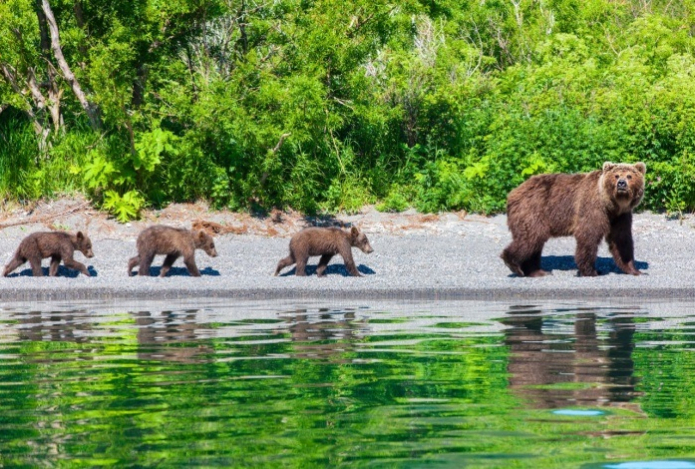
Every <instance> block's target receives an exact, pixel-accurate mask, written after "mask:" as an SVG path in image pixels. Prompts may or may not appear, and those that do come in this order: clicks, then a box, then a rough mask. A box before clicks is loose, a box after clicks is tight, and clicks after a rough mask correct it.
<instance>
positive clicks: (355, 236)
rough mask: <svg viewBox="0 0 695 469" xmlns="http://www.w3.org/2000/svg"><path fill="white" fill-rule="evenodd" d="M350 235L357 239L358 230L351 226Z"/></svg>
mask: <svg viewBox="0 0 695 469" xmlns="http://www.w3.org/2000/svg"><path fill="white" fill-rule="evenodd" d="M350 234H351V235H352V236H353V237H354V238H357V237H358V236H359V234H360V230H358V229H357V227H356V226H353V227H352V229H351V230H350Z"/></svg>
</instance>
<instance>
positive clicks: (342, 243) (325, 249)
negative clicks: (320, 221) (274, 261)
mask: <svg viewBox="0 0 695 469" xmlns="http://www.w3.org/2000/svg"><path fill="white" fill-rule="evenodd" d="M353 247H356V248H359V249H360V250H361V251H362V252H364V253H366V254H369V253H371V252H373V251H374V249H372V246H371V245H370V244H369V240H368V239H367V236H366V235H365V234H364V233H360V231H359V230H358V229H357V228H356V227H354V226H353V227H352V229H351V230H350V231H349V232H346V231H343V230H341V229H339V228H305V229H303V230H302V231H300V232H299V233H297V234H295V235H294V236H292V239H290V255H289V256H287V257H285V258H284V259H282V260H280V262H279V263H278V267H277V269H275V275H276V276H277V275H278V274H279V273H280V271H281V270H282V269H284V268H285V267H288V266H290V265H292V264H295V263H296V264H297V269H296V273H295V275H298V276H302V277H303V276H305V275H306V271H305V269H306V263H307V260H309V257H311V256H321V259H320V260H319V265H318V267H317V268H316V275H318V276H319V277H323V276H324V275H325V271H326V267H328V263H329V262H330V260H331V258H332V257H333V256H335V255H336V254H340V255H341V257H342V258H343V261H344V262H345V267H346V268H347V270H348V272H349V273H350V275H352V276H354V277H361V276H362V274H360V273H359V272H358V271H357V267H355V261H354V260H353V259H352V248H353Z"/></svg>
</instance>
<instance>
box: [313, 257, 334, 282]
mask: <svg viewBox="0 0 695 469" xmlns="http://www.w3.org/2000/svg"><path fill="white" fill-rule="evenodd" d="M332 258H333V254H324V255H323V256H321V260H320V261H319V265H318V267H317V268H316V275H317V276H319V277H324V276H325V275H326V274H324V272H325V271H326V267H328V263H329V262H330V261H331V259H332Z"/></svg>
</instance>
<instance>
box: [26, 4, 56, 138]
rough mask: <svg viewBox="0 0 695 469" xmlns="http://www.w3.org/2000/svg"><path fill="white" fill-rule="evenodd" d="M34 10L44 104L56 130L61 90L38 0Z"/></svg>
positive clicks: (44, 16)
mask: <svg viewBox="0 0 695 469" xmlns="http://www.w3.org/2000/svg"><path fill="white" fill-rule="evenodd" d="M35 10H36V16H37V18H38V20H39V32H40V35H41V56H42V57H43V60H44V61H45V62H46V73H47V75H48V101H47V102H46V103H45V104H46V107H47V108H48V112H49V113H50V114H51V121H52V122H53V129H54V130H55V131H56V132H58V131H59V130H60V127H61V125H62V123H63V118H62V116H61V114H60V99H61V98H62V97H63V90H62V89H60V86H58V82H57V80H56V78H57V75H58V73H57V70H56V69H55V67H54V66H53V64H52V63H51V38H50V37H49V33H48V20H47V18H46V15H45V13H44V12H43V10H42V5H41V1H40V0H36V8H35ZM32 92H33V90H32Z"/></svg>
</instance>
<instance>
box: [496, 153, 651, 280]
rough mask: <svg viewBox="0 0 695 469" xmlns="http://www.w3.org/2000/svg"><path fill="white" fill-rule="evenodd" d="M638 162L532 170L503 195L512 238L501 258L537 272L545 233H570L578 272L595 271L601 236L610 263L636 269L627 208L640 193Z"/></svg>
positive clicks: (518, 270)
mask: <svg viewBox="0 0 695 469" xmlns="http://www.w3.org/2000/svg"><path fill="white" fill-rule="evenodd" d="M646 172H647V167H646V166H645V164H644V163H635V164H625V163H619V164H616V163H611V162H608V161H607V162H605V163H604V164H603V169H601V170H598V171H593V172H591V173H581V174H543V175H539V176H533V177H531V178H529V179H528V180H527V181H526V182H524V183H522V184H521V185H520V186H519V187H517V188H516V189H514V190H512V191H511V192H510V193H509V196H508V197H507V225H508V226H509V230H510V231H511V233H512V242H511V244H509V246H507V247H506V248H505V249H504V251H503V252H502V255H501V257H502V260H504V263H505V264H506V265H507V267H509V269H510V270H511V271H512V272H513V273H515V274H517V275H519V276H521V277H542V276H543V275H546V274H547V272H545V271H544V270H542V269H541V251H542V250H543V245H544V244H545V242H546V241H547V240H548V239H550V238H555V237H558V236H574V237H575V238H576V240H577V247H576V251H575V256H574V258H575V261H576V263H577V267H578V268H579V274H580V275H582V276H586V277H593V276H595V275H598V273H597V272H596V268H595V264H596V257H597V254H598V248H599V245H600V244H601V240H602V239H604V238H605V240H606V242H607V243H608V248H609V249H610V252H611V254H612V256H613V259H614V260H615V264H616V265H617V266H618V268H620V270H622V271H623V272H625V273H626V274H632V275H640V272H639V270H637V268H636V267H635V264H634V246H633V241H632V210H633V209H634V208H635V207H637V205H638V204H639V203H640V202H641V201H642V196H643V195H644V175H645V173H646Z"/></svg>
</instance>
